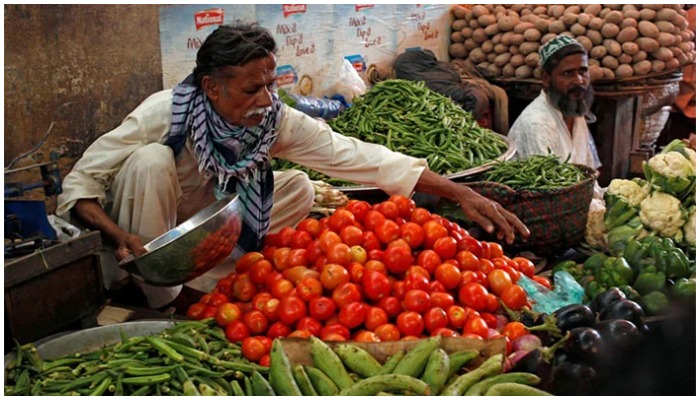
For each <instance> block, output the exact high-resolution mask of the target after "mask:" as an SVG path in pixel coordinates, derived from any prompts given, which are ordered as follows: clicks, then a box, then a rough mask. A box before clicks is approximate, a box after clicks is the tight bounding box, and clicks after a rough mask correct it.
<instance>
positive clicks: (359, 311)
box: [338, 301, 367, 329]
mask: <svg viewBox="0 0 700 400" xmlns="http://www.w3.org/2000/svg"><path fill="white" fill-rule="evenodd" d="M366 317H367V305H366V304H365V303H360V302H359V301H353V302H352V303H349V304H346V305H345V306H343V307H342V308H341V309H340V313H339V314H338V319H339V320H340V323H341V324H343V325H345V326H347V327H348V328H349V329H353V328H357V327H358V326H360V325H362V323H363V322H365V318H366Z"/></svg>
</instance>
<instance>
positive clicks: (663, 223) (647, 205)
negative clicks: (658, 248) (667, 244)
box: [639, 192, 686, 238]
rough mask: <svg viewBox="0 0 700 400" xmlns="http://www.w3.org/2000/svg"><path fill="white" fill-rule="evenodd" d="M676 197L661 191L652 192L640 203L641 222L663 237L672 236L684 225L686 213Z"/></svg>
mask: <svg viewBox="0 0 700 400" xmlns="http://www.w3.org/2000/svg"><path fill="white" fill-rule="evenodd" d="M684 214H685V212H684V210H683V209H682V207H681V202H680V200H678V199H677V198H675V197H673V196H671V195H670V194H666V193H663V192H653V193H652V194H651V195H649V197H647V198H646V199H644V200H642V202H641V203H640V211H639V218H640V219H641V220H642V223H643V224H644V225H646V226H648V227H649V228H651V229H653V230H654V231H656V232H658V233H659V234H660V235H661V236H664V237H669V238H671V237H674V236H676V235H677V234H678V231H679V230H680V229H681V228H683V225H685V220H686V215H684Z"/></svg>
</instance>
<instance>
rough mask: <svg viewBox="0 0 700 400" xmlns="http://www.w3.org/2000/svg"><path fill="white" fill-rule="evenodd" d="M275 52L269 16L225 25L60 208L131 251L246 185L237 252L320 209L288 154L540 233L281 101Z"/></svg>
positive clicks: (122, 277) (94, 148) (99, 143)
mask: <svg viewBox="0 0 700 400" xmlns="http://www.w3.org/2000/svg"><path fill="white" fill-rule="evenodd" d="M275 51H276V43H275V41H274V39H273V37H272V35H271V34H270V33H269V32H268V31H267V30H266V29H264V28H262V27H259V26H258V25H255V24H253V25H241V26H227V25H223V26H220V27H219V28H218V29H217V30H216V31H214V32H213V33H212V34H210V35H209V36H208V37H207V38H206V40H205V41H204V43H203V44H202V46H201V47H200V49H199V50H198V52H197V63H196V67H195V68H194V71H193V73H192V74H191V75H190V76H188V77H187V78H186V79H185V80H184V81H183V82H182V83H180V84H179V85H177V86H176V87H175V88H174V89H169V90H164V91H161V92H158V93H155V94H153V95H151V96H150V97H148V98H147V99H146V100H145V101H144V102H143V103H142V104H141V105H139V106H138V107H137V108H136V109H135V110H134V111H132V113H131V114H129V115H128V116H127V117H126V119H125V120H124V121H123V122H122V124H121V125H120V126H118V127H117V128H116V129H114V130H112V131H110V132H108V133H106V134H104V135H103V136H101V137H100V138H98V139H97V140H96V141H95V142H94V143H93V144H92V145H91V146H90V147H89V148H88V149H87V150H86V151H85V153H84V155H83V156H82V158H81V159H80V160H79V161H78V162H77V163H76V165H75V166H74V168H73V170H72V171H71V173H70V174H68V175H67V176H66V178H65V180H64V182H63V193H62V194H61V196H59V198H58V207H57V214H58V215H61V216H63V217H64V218H65V217H69V216H70V215H71V214H72V216H74V217H77V219H78V220H79V221H81V222H83V223H86V224H87V225H89V226H90V227H92V228H95V229H98V230H100V231H101V232H102V233H103V234H104V236H105V238H106V239H108V240H109V241H111V242H112V244H113V245H114V246H115V247H116V252H115V256H116V259H117V260H121V259H123V258H125V257H126V256H128V255H129V254H132V253H134V254H135V255H141V254H143V253H145V249H144V247H143V243H146V242H148V241H150V240H152V239H154V238H156V237H158V236H160V235H161V234H163V233H165V232H166V231H168V230H170V229H172V228H174V227H175V226H176V225H177V224H178V223H180V222H183V221H184V220H186V219H187V218H189V217H190V216H192V215H193V214H195V213H196V212H197V211H198V210H201V209H202V208H204V207H205V206H206V205H208V204H211V203H212V202H213V201H215V199H216V198H220V197H223V196H224V195H226V194H228V193H237V194H238V195H239V198H240V199H241V200H242V203H243V204H244V206H245V213H244V215H243V221H244V224H243V225H244V226H243V231H242V234H241V238H240V240H239V242H238V244H237V247H236V249H235V250H234V252H233V257H234V258H236V257H238V256H240V255H242V254H243V253H245V252H248V251H254V250H257V249H258V248H259V246H260V245H261V244H262V240H263V238H264V236H265V235H266V234H267V233H268V232H276V231H277V230H279V229H281V228H282V227H284V226H294V225H296V224H297V223H298V222H299V221H301V220H302V219H303V218H305V217H306V216H307V215H308V213H309V211H310V209H311V206H312V203H313V195H314V192H313V188H312V186H311V183H310V181H309V179H308V177H307V176H306V175H305V174H303V173H301V172H299V171H293V170H292V171H288V172H273V171H272V170H271V168H270V159H271V158H272V157H279V158H284V159H288V160H290V161H293V162H296V163H299V164H302V165H304V166H307V167H309V168H312V169H316V170H318V171H320V172H323V173H325V174H327V175H330V176H333V177H338V178H342V179H347V180H352V181H355V182H359V183H362V184H366V185H374V186H378V187H380V188H382V189H383V190H384V191H386V192H387V193H390V194H402V195H406V196H408V195H410V194H411V192H412V191H414V190H415V191H419V192H425V193H430V194H434V195H438V196H441V197H445V198H448V199H451V200H453V201H456V202H459V203H460V204H461V208H462V209H463V211H464V213H465V215H466V216H467V217H469V218H470V219H471V220H473V221H475V222H477V223H478V224H479V225H481V226H482V227H483V228H484V229H485V230H486V231H488V232H494V233H496V234H497V236H498V237H499V238H502V239H505V240H506V241H507V242H512V241H513V240H514V238H515V235H516V234H519V235H522V236H524V237H527V236H529V231H528V230H527V228H526V227H525V225H524V224H523V223H522V222H521V221H520V220H519V219H518V218H517V217H516V216H515V215H514V214H512V213H510V212H508V211H507V210H505V209H504V208H503V207H502V206H501V205H499V204H498V203H495V202H493V201H491V200H488V199H486V198H484V197H482V196H480V195H478V194H477V193H476V192H474V191H472V190H471V189H469V188H467V187H466V186H464V185H459V184H457V183H454V182H451V181H450V180H448V179H446V178H444V177H442V176H440V175H438V174H436V173H434V172H432V171H430V170H429V169H428V168H427V163H426V161H425V160H422V159H416V158H412V157H408V156H405V155H402V154H399V153H395V152H392V151H390V150H388V149H387V148H385V147H383V146H379V145H373V144H368V143H363V142H360V141H358V140H356V139H352V138H348V137H345V136H343V135H340V134H338V133H336V132H333V131H332V130H331V129H330V128H329V127H328V125H326V124H325V123H322V122H319V121H317V120H315V119H313V118H311V117H309V116H306V115H305V114H303V113H301V112H299V111H297V110H295V109H292V108H290V107H287V106H285V105H284V104H282V102H281V101H280V100H279V98H278V96H277V94H276V92H275V89H274V84H275V71H276V58H275ZM106 261H107V260H103V265H105V264H106ZM111 261H112V265H111V267H110V266H107V265H105V268H104V270H105V272H104V275H105V285H106V286H107V288H108V289H110V288H112V287H115V288H116V287H118V284H124V282H128V275H127V273H126V272H124V271H123V270H120V269H119V268H117V267H116V264H115V263H114V259H113V257H112V260H111ZM110 268H111V270H110ZM211 272H213V271H210V273H211ZM222 272H223V274H222V276H223V275H225V274H226V273H228V272H230V271H225V272H224V271H222ZM135 283H136V285H138V286H139V287H140V288H141V290H142V291H143V293H144V295H145V297H146V300H147V302H148V305H149V306H150V307H152V308H161V307H164V306H166V305H168V304H169V303H170V302H171V301H173V300H174V299H175V298H176V297H177V295H178V293H179V292H180V291H181V288H182V287H181V286H176V287H155V286H150V285H147V284H144V283H142V282H139V281H136V280H135Z"/></svg>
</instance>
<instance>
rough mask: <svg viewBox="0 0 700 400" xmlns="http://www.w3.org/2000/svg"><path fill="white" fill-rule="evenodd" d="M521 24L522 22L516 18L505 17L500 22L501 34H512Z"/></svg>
mask: <svg viewBox="0 0 700 400" xmlns="http://www.w3.org/2000/svg"><path fill="white" fill-rule="evenodd" d="M519 22H520V20H519V19H518V18H516V17H503V18H501V19H499V20H498V29H499V30H500V31H501V32H510V31H512V30H513V28H515V26H516V25H518V23H519Z"/></svg>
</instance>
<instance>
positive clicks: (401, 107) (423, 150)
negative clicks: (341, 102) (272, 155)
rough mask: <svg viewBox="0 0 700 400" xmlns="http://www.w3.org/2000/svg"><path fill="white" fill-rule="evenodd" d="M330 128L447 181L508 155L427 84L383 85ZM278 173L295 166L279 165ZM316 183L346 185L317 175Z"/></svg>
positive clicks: (494, 138) (502, 144)
mask: <svg viewBox="0 0 700 400" xmlns="http://www.w3.org/2000/svg"><path fill="white" fill-rule="evenodd" d="M328 124H329V125H330V126H331V128H333V130H335V131H336V132H339V133H342V134H344V135H346V136H351V137H355V138H357V139H360V140H362V141H365V142H369V143H377V144H381V145H384V146H386V147H387V148H389V149H390V150H393V151H397V152H400V153H403V154H406V155H409V156H413V157H417V158H424V159H426V160H427V162H428V166H429V167H430V169H431V170H432V171H434V172H437V173H439V174H443V175H447V174H452V173H456V172H460V171H464V170H467V169H469V168H473V167H477V166H480V165H483V164H485V163H487V162H490V161H493V160H495V159H496V158H498V157H500V156H502V155H503V154H504V153H505V152H506V150H508V144H507V143H506V141H505V140H504V139H503V138H502V137H501V136H500V135H498V134H496V133H495V132H493V131H491V130H488V129H485V128H482V127H480V126H479V125H478V124H477V122H476V121H475V120H474V118H473V117H472V114H471V113H470V112H468V111H465V110H464V109H462V108H461V107H460V106H459V105H457V104H456V103H455V102H453V101H452V100H451V99H450V98H449V97H445V96H443V95H441V94H439V93H437V92H435V91H432V90H430V89H429V88H427V87H426V86H425V83H424V82H413V81H407V80H402V79H391V80H386V81H383V82H379V83H377V84H376V85H374V86H373V87H372V88H371V89H370V90H368V91H367V93H365V94H364V95H363V96H361V97H360V98H359V99H357V100H356V101H355V103H354V104H353V106H352V107H350V108H349V109H348V110H347V111H345V112H344V113H343V114H342V115H340V116H339V117H338V118H336V119H334V120H332V121H330V122H329V123H328ZM274 167H275V168H276V169H288V168H296V165H294V164H292V163H290V162H286V161H281V160H277V162H276V164H275V165H274ZM302 169H303V168H302ZM303 170H304V171H307V172H308V170H307V169H303ZM312 179H316V180H324V181H326V182H329V183H331V184H333V183H336V184H337V183H342V182H340V181H337V182H336V181H329V179H328V178H327V177H324V176H323V175H319V174H318V173H315V174H313V176H312Z"/></svg>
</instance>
